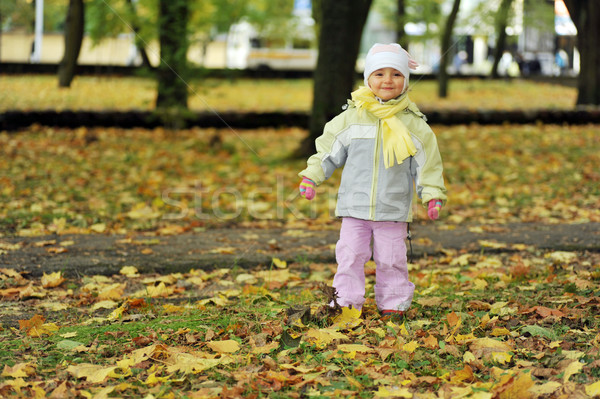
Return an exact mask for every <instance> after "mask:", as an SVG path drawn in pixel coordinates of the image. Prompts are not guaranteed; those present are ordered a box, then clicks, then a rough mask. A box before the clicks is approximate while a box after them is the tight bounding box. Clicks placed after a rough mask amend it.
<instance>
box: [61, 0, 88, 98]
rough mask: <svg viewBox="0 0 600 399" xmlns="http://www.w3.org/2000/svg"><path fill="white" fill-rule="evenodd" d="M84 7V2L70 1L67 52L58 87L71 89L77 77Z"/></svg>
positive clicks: (66, 33) (66, 36) (66, 27)
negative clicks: (76, 70)
mask: <svg viewBox="0 0 600 399" xmlns="http://www.w3.org/2000/svg"><path fill="white" fill-rule="evenodd" d="M83 29H84V6H83V0H69V9H68V11H67V18H66V20H65V29H64V30H65V32H64V36H65V52H64V55H63V58H62V61H61V62H60V64H59V66H58V86H59V87H70V86H71V82H72V81H73V78H74V77H75V69H76V68H77V58H79V51H80V50H81V43H82V42H83Z"/></svg>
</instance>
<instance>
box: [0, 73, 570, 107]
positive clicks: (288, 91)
mask: <svg viewBox="0 0 600 399" xmlns="http://www.w3.org/2000/svg"><path fill="white" fill-rule="evenodd" d="M359 83H360V82H359ZM189 84H190V99H189V106H190V108H191V109H192V110H198V111H200V110H216V111H231V110H233V111H286V110H291V111H308V110H309V109H310V106H311V103H312V80H310V79H298V80H284V79H273V80H270V79H269V80H256V79H254V80H253V79H232V80H218V79H205V80H198V81H196V80H192V81H191V82H190V83H189ZM411 85H412V92H411V94H410V97H411V99H412V100H413V101H415V102H416V103H417V104H418V105H419V106H420V107H422V108H424V109H435V110H439V109H471V110H476V109H538V108H543V109H548V108H550V109H551V108H556V109H571V108H573V106H574V105H575V100H576V99H577V90H576V89H575V88H573V87H565V86H560V85H558V84H550V83H536V82H532V81H527V80H513V81H489V80H483V79H472V80H452V81H451V82H450V88H449V97H448V98H446V99H439V98H438V96H437V83H436V82H435V81H432V80H421V79H420V78H419V77H418V76H414V77H413V78H411ZM57 86H58V83H57V80H56V77H55V76H52V75H46V76H31V75H23V76H14V75H4V76H2V75H0V111H4V110H38V109H55V110H104V109H120V110H128V109H143V110H150V109H153V108H154V100H155V97H156V83H155V82H154V81H153V80H151V79H147V78H134V77H115V76H109V77H90V76H80V77H76V78H75V80H74V82H73V84H72V87H71V88H70V89H59V88H58V87H57Z"/></svg>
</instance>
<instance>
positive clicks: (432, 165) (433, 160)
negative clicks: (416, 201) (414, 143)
mask: <svg viewBox="0 0 600 399" xmlns="http://www.w3.org/2000/svg"><path fill="white" fill-rule="evenodd" d="M420 125H421V126H420V129H418V131H417V134H415V135H414V136H413V137H415V138H416V139H417V140H418V141H419V143H420V147H421V148H420V153H419V152H418V153H417V154H416V155H415V158H416V161H417V171H416V172H417V173H416V179H415V184H416V188H417V195H418V197H419V198H420V199H421V202H422V203H423V205H425V206H426V205H427V204H428V203H429V201H431V200H432V199H439V200H442V201H443V202H444V203H446V199H447V196H446V186H445V185H444V176H443V171H444V167H443V165H442V156H441V155H440V151H439V148H438V145H437V139H436V137H435V134H434V133H433V131H432V130H431V128H430V127H429V125H428V124H427V123H426V122H425V121H423V120H421V121H420Z"/></svg>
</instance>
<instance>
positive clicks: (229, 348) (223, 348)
mask: <svg viewBox="0 0 600 399" xmlns="http://www.w3.org/2000/svg"><path fill="white" fill-rule="evenodd" d="M206 346H208V347H209V348H210V349H212V350H214V351H215V352H219V353H234V352H237V351H238V350H240V344H239V343H238V342H237V341H234V340H232V339H229V340H226V341H211V342H207V343H206Z"/></svg>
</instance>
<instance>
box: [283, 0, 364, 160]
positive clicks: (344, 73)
mask: <svg viewBox="0 0 600 399" xmlns="http://www.w3.org/2000/svg"><path fill="white" fill-rule="evenodd" d="M370 6H371V0H344V1H340V0H322V1H321V7H322V9H321V13H322V14H321V15H322V20H321V32H320V36H319V57H318V60H317V66H316V68H315V72H314V82H313V105H312V112H311V117H310V122H309V135H308V136H307V137H306V138H305V139H304V140H303V141H302V142H301V143H300V146H299V148H298V149H297V150H296V151H295V153H294V156H296V157H306V156H308V155H312V154H313V153H314V152H315V139H316V138H317V137H319V136H320V135H321V134H322V133H323V126H324V125H325V123H327V122H328V121H329V120H330V119H331V118H333V117H334V116H335V115H337V114H339V113H340V112H341V111H342V106H343V105H344V104H346V100H347V99H348V98H349V97H350V93H351V92H352V90H353V88H354V84H355V83H356V80H357V76H356V69H355V68H356V58H357V57H358V51H359V48H360V39H361V36H362V31H363V28H364V25H365V22H366V20H367V15H368V13H369V8H370Z"/></svg>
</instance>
